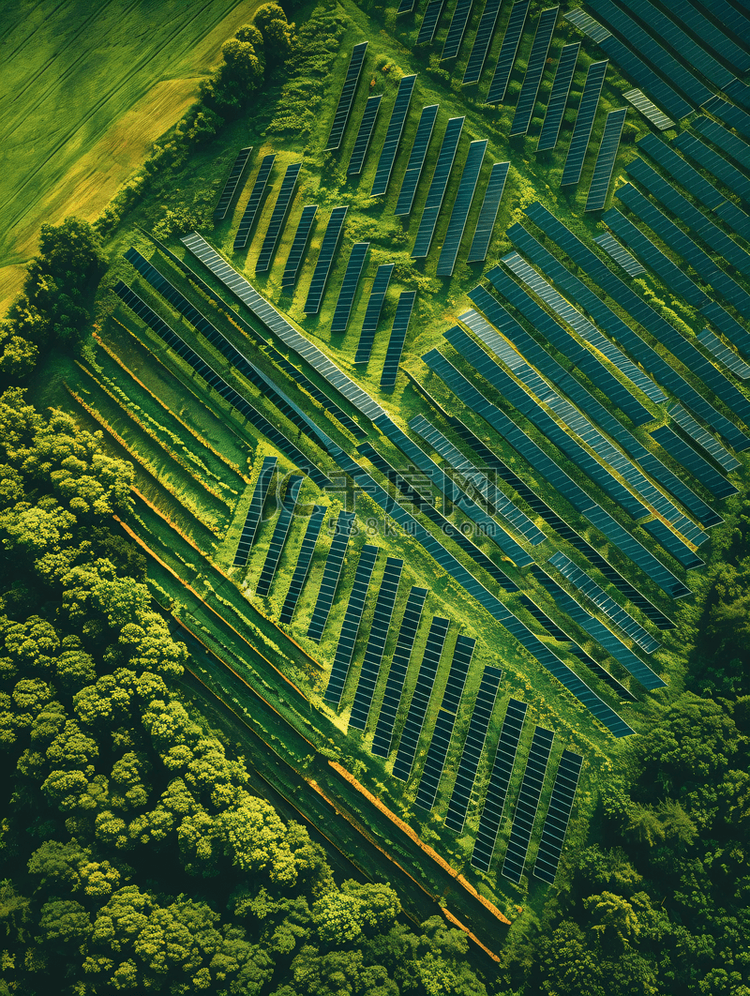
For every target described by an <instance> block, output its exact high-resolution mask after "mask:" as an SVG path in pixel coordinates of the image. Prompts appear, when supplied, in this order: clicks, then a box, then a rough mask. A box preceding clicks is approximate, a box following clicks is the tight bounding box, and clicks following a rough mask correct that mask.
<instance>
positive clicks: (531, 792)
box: [503, 726, 555, 882]
mask: <svg viewBox="0 0 750 996" xmlns="http://www.w3.org/2000/svg"><path fill="white" fill-rule="evenodd" d="M554 736H555V735H554V733H553V732H552V731H551V730H545V729H543V728H542V727H541V726H537V728H536V729H535V730H534V739H533V740H532V741H531V750H530V751H529V759H528V761H527V762H526V770H525V771H524V773H523V781H522V782H521V790H520V792H519V793H518V801H517V802H516V810H515V813H514V815H513V824H512V826H511V829H510V840H509V841H508V849H507V850H506V852H505V860H504V861H503V875H504V876H505V877H506V878H509V879H510V880H511V881H512V882H520V881H521V876H522V875H523V868H524V865H525V863H526V855H527V853H528V850H529V842H530V841H531V832H532V830H533V829H534V819H535V818H536V811H537V809H538V808H539V800H540V798H541V795H542V786H543V785H544V776H545V774H546V771H547V764H548V762H549V755H550V751H551V750H552V740H553V738H554Z"/></svg>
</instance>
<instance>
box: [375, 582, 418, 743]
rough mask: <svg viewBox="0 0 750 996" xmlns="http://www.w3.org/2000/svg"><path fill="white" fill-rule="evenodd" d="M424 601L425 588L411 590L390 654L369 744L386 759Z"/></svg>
mask: <svg viewBox="0 0 750 996" xmlns="http://www.w3.org/2000/svg"><path fill="white" fill-rule="evenodd" d="M426 598H427V589H426V588H416V587H414V588H412V589H411V591H410V592H409V597H408V599H407V601H406V608H405V609H404V615H403V617H402V619H401V626H400V628H399V632H398V639H397V641H396V649H395V650H394V651H393V659H392V661H391V666H390V669H389V671H388V679H387V681H386V684H385V692H384V695H383V704H382V706H381V707H380V715H379V716H378V724H377V727H376V728H375V737H374V739H373V742H372V752H373V754H376V755H377V756H378V757H388V754H389V753H390V750H391V743H392V742H393V728H394V726H395V725H396V716H397V714H398V704H399V702H400V701H401V693H402V692H403V690H404V682H405V681H406V672H407V670H408V669H409V661H410V659H411V652H412V650H413V649H414V641H415V639H416V637H417V629H418V627H419V621H420V619H421V618H422V609H423V608H424V603H425V599H426Z"/></svg>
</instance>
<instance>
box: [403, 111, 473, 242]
mask: <svg viewBox="0 0 750 996" xmlns="http://www.w3.org/2000/svg"><path fill="white" fill-rule="evenodd" d="M464 120H465V118H451V119H450V120H449V121H448V125H447V127H446V129H445V134H444V136H443V144H442V145H441V146H440V153H439V154H438V160H437V163H436V165H435V172H434V173H433V174H432V181H431V183H430V189H429V190H428V191H427V200H426V201H425V206H424V210H423V212H422V217H421V218H420V221H419V228H418V229H417V235H416V238H415V240H414V248H413V250H412V253H411V255H412V258H415V259H420V258H423V257H425V256H427V254H428V253H429V251H430V246H431V245H432V238H433V236H434V234H435V226H436V225H437V220H438V215H439V214H440V208H441V207H442V206H443V198H444V197H445V191H446V188H447V186H448V179H449V177H450V174H451V169H452V168H453V161H454V159H455V158H456V150H457V149H458V140H459V139H460V137H461V130H462V129H463V126H464Z"/></svg>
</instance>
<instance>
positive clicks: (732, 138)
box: [691, 117, 750, 166]
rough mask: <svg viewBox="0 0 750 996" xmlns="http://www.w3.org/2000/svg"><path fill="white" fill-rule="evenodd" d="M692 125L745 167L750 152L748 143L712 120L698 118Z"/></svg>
mask: <svg viewBox="0 0 750 996" xmlns="http://www.w3.org/2000/svg"><path fill="white" fill-rule="evenodd" d="M691 124H692V126H693V128H695V129H696V130H697V131H699V132H700V133H701V135H704V136H705V137H706V138H707V139H708V140H709V142H711V143H712V144H713V145H716V146H718V148H720V149H721V151H722V152H725V153H726V154H727V155H728V156H731V158H732V159H734V160H735V162H737V163H738V164H739V165H740V166H744V165H745V164H746V163H747V161H748V156H749V155H750V150H749V149H748V145H747V142H743V141H742V139H741V138H740V137H739V136H738V135H733V134H732V132H731V131H727V129H726V128H724V127H722V125H720V124H719V123H718V122H717V121H712V120H711V119H710V118H703V117H700V118H696V119H695V121H692V122H691Z"/></svg>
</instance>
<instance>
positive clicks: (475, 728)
mask: <svg viewBox="0 0 750 996" xmlns="http://www.w3.org/2000/svg"><path fill="white" fill-rule="evenodd" d="M502 676H503V672H502V671H501V670H500V669H499V668H496V667H486V668H485V669H484V672H483V673H482V680H481V682H480V685H479V692H478V693H477V698H476V702H475V703H474V709H473V711H472V714H471V721H470V723H469V731H468V733H467V734H466V740H465V741H464V746H463V750H462V752H461V760H460V761H459V762H458V774H457V775H456V781H455V784H454V786H453V791H452V793H451V797H450V801H449V803H448V812H447V813H446V815H445V825H446V826H447V827H448V829H449V830H454V831H455V832H456V833H461V831H462V830H463V828H464V823H465V821H466V813H467V810H468V808H469V801H470V800H471V793H472V790H473V788H474V781H475V779H476V776H477V771H478V770H479V761H480V759H481V757H482V752H483V750H484V746H485V743H486V741H487V732H488V730H489V727H490V718H491V717H492V710H493V708H494V705H495V699H496V698H497V692H498V689H499V687H500V680H501V679H502Z"/></svg>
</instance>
